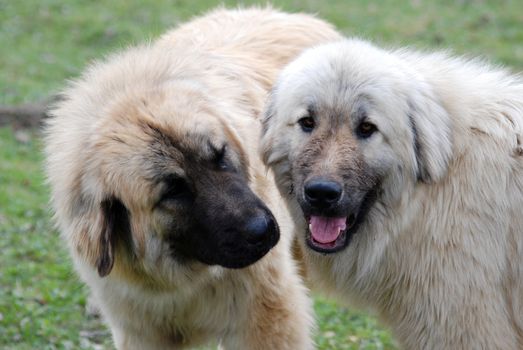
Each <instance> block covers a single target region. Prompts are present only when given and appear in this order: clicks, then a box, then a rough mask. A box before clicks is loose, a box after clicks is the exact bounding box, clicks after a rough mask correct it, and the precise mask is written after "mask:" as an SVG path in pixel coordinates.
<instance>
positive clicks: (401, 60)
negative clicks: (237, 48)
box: [262, 39, 523, 350]
mask: <svg viewBox="0 0 523 350" xmlns="http://www.w3.org/2000/svg"><path fill="white" fill-rule="evenodd" d="M311 110H313V112H311ZM311 114H312V117H313V118H314V121H315V126H314V129H313V130H312V131H310V132H304V131H303V128H302V127H301V126H300V123H299V122H298V121H299V120H300V119H301V118H303V117H304V116H311ZM362 119H364V120H366V121H367V122H370V123H372V124H373V125H374V126H375V127H376V131H375V132H374V133H372V134H371V135H370V136H369V135H366V136H365V135H364V136H361V130H368V128H367V129H361V122H362ZM522 133H523V80H522V79H521V77H518V76H514V75H511V74H510V73H508V72H507V71H505V70H503V69H499V68H493V67H491V66H489V65H488V64H486V63H484V62H480V61H478V60H467V59H463V58H453V57H451V56H449V55H447V54H445V53H434V54H426V53H419V52H415V51H410V50H383V49H380V48H377V47H375V46H373V45H371V44H369V43H367V42H364V41H360V40H357V39H352V40H345V41H341V42H338V43H332V44H326V45H324V46H321V47H317V48H313V49H310V50H307V51H306V52H305V53H304V54H302V55H301V56H300V57H299V58H298V59H297V60H295V61H294V62H293V63H291V64H290V65H289V66H288V67H286V68H285V69H284V71H283V72H282V74H281V76H280V78H279V80H278V83H277V84H276V87H275V88H274V91H273V93H272V96H271V98H270V101H269V104H268V107H267V112H266V120H265V126H264V136H263V138H262V144H263V147H262V148H263V155H264V159H265V162H266V163H267V164H268V165H270V166H271V167H272V168H273V169H274V171H275V176H276V181H277V182H278V186H279V189H280V191H281V193H282V195H283V196H284V197H286V198H287V200H288V202H289V203H290V207H291V208H292V209H291V210H292V212H293V216H294V218H295V220H296V222H297V224H298V226H299V227H300V228H301V229H299V231H301V232H299V233H298V235H299V237H300V243H301V246H302V248H303V250H304V259H305V261H306V265H307V267H308V269H309V271H308V273H309V276H310V278H311V279H312V280H313V282H315V283H316V284H317V286H318V288H319V289H320V290H322V291H325V292H329V293H332V294H334V295H336V296H338V297H340V298H342V299H343V300H346V301H349V302H351V303H352V304H353V305H358V306H360V307H364V308H370V309H373V310H375V311H376V313H377V314H378V315H379V316H380V317H381V319H382V320H383V321H384V322H385V323H386V324H388V325H389V326H390V327H391V328H392V329H393V331H394V333H395V335H396V337H397V339H398V340H399V342H400V344H401V345H402V347H404V348H405V349H447V350H448V349H504V350H508V349H521V348H523V216H522V215H521V208H522V207H523V148H522V145H521V141H522V140H523V134H522ZM311 176H324V177H328V178H331V179H335V180H336V181H340V182H342V183H343V184H344V186H345V187H344V196H345V197H347V198H349V199H351V200H353V201H355V202H357V203H358V205H359V204H361V200H360V199H361V198H359V197H357V194H358V193H359V192H362V191H363V192H364V193H373V198H372V201H370V202H369V203H367V205H368V208H364V209H365V210H363V209H362V208H361V207H360V208H359V211H358V210H356V212H358V213H360V214H358V215H359V216H360V218H361V222H360V223H359V226H358V227H357V229H356V230H355V232H352V234H351V236H350V237H349V238H350V239H349V243H348V245H347V246H346V247H345V248H344V249H343V250H342V251H340V252H336V253H332V254H321V253H318V252H316V251H314V250H312V249H309V246H308V245H307V244H306V238H307V237H308V235H309V233H308V230H307V222H306V215H304V211H303V210H304V208H306V206H304V205H303V182H304V181H305V180H306V179H307V178H310V177H311ZM369 188H373V189H374V192H368V189H369ZM340 205H341V204H340ZM362 212H365V215H363V214H361V213H362ZM345 215H346V214H345Z"/></svg>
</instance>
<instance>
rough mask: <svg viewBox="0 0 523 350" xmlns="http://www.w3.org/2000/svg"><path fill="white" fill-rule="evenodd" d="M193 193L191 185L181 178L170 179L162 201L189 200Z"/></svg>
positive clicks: (167, 181)
mask: <svg viewBox="0 0 523 350" xmlns="http://www.w3.org/2000/svg"><path fill="white" fill-rule="evenodd" d="M190 193H191V190H190V189H189V185H188V184H187V182H186V181H185V180H184V179H182V178H181V177H170V178H169V179H167V180H166V190H165V192H164V193H163V195H162V198H161V200H160V201H166V200H179V199H185V198H187V197H188V196H189V195H190Z"/></svg>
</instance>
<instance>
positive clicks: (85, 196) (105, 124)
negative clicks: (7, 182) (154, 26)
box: [45, 9, 339, 350]
mask: <svg viewBox="0 0 523 350" xmlns="http://www.w3.org/2000/svg"><path fill="white" fill-rule="evenodd" d="M338 38H339V36H338V34H337V33H336V32H335V31H334V30H333V29H332V27H331V26H330V25H328V24H326V23H324V22H322V21H320V20H318V19H315V18H313V17H311V16H308V15H302V14H285V13H281V12H277V11H274V10H271V9H246V10H230V11H229V10H223V9H220V10H216V11H214V12H211V13H210V14H208V15H205V16H203V17H200V18H197V19H194V20H193V21H191V22H189V23H187V24H184V25H182V26H180V27H179V28H178V29H175V30H173V31H170V32H168V33H167V34H165V35H164V36H163V37H162V38H160V39H159V40H158V41H156V42H153V43H151V44H149V45H143V46H138V47H133V48H130V49H127V50H125V51H123V52H120V53H118V54H115V55H113V56H111V57H109V58H108V59H107V60H105V61H103V62H97V63H95V64H94V65H93V66H92V67H91V68H90V69H88V70H87V72H86V73H85V74H84V75H83V76H82V77H81V78H80V79H79V80H77V81H75V82H74V83H72V85H71V86H70V87H69V88H68V89H67V90H66V91H65V92H64V100H63V101H62V102H59V103H58V105H57V106H56V107H55V108H54V109H53V110H52V112H51V114H52V118H51V119H50V121H49V123H48V126H47V129H46V138H45V142H46V156H47V174H48V178H49V183H50V185H51V190H52V205H53V208H54V210H55V213H56V215H55V216H56V221H57V223H58V226H59V229H60V231H61V233H62V236H63V238H64V240H65V241H66V242H67V244H68V246H69V248H70V253H71V255H72V258H73V261H74V264H75V266H76V269H77V271H78V273H79V274H80V276H81V278H82V280H84V281H85V282H86V283H87V285H88V286H89V287H90V289H91V291H92V294H93V297H94V298H95V300H96V303H97V304H98V306H99V307H100V309H101V312H102V314H103V317H104V319H105V320H106V321H107V323H108V325H109V327H110V328H111V331H112V333H113V337H114V341H115V344H116V346H117V348H118V349H166V348H186V347H192V346H197V345H200V344H203V343H206V342H208V341H212V340H214V341H217V342H221V344H222V345H223V346H224V347H225V348H226V349H242V350H244V349H252V350H262V349H288V350H291V349H292V350H294V349H312V348H313V343H312V340H311V328H312V325H313V318H312V314H311V303H310V300H309V299H308V297H307V293H306V289H305V288H304V287H303V285H302V283H301V281H300V279H299V277H298V276H297V273H296V268H295V266H294V263H293V261H292V259H291V257H290V241H291V234H292V232H291V231H292V227H293V224H292V223H291V222H289V220H288V217H287V216H288V215H286V209H285V206H284V204H283V203H282V201H281V199H280V198H279V196H278V193H277V190H276V188H275V186H274V182H273V178H272V175H271V173H270V172H268V170H267V169H266V168H265V166H264V165H263V163H262V162H261V159H260V158H259V155H258V152H257V144H258V139H259V133H260V126H261V124H260V122H259V119H258V114H259V113H260V111H261V109H262V107H263V102H264V100H265V98H266V95H267V91H268V89H269V87H270V86H271V84H272V83H273V80H274V79H275V77H276V75H277V74H278V72H279V70H280V68H282V67H283V65H284V64H286V63H287V62H288V61H289V60H290V59H292V58H294V57H295V56H296V55H297V54H298V53H300V51H302V50H303V49H304V48H307V47H310V46H313V45H316V44H319V43H323V42H327V41H329V40H333V39H338ZM145 123H149V124H151V123H153V124H154V125H157V126H158V127H161V128H163V129H165V130H170V131H172V132H173V133H177V135H183V134H184V133H186V134H187V135H191V133H193V132H201V133H208V135H213V137H214V136H215V137H217V138H219V137H229V138H232V139H234V140H229V141H231V142H232V141H234V142H238V143H239V145H240V146H241V147H242V149H243V153H244V154H246V155H247V160H248V163H249V165H250V167H249V176H250V177H249V178H250V180H251V184H250V186H251V188H252V189H253V191H254V192H255V193H256V194H257V195H258V196H259V197H260V198H261V199H262V200H263V201H264V202H265V203H266V204H267V206H268V207H269V208H270V209H271V210H272V212H273V213H274V215H275V216H276V218H277V220H278V223H279V225H280V229H281V239H280V242H279V243H278V245H277V246H276V247H275V248H273V249H272V250H271V252H269V254H268V255H267V256H265V257H264V258H262V259H261V260H260V261H259V262H257V263H255V264H254V265H251V266H249V267H247V268H245V269H240V270H228V269H224V268H221V267H218V266H207V265H203V264H201V263H190V264H189V263H187V264H184V263H180V262H178V261H176V260H174V259H172V257H171V256H170V254H171V253H170V252H169V250H170V249H169V247H168V245H167V244H166V243H164V242H163V241H162V240H161V239H160V238H159V233H158V232H156V231H155V227H156V226H155V225H157V221H156V220H157V218H156V217H155V214H154V212H153V211H152V209H151V203H153V201H154V198H155V196H156V195H157V192H155V191H156V190H155V189H154V187H153V184H151V183H149V182H148V175H149V172H150V171H151V169H152V168H153V167H154V166H155V165H154V164H148V158H147V157H146V156H145V157H144V156H142V154H145V150H146V145H147V141H148V138H149V136H148V135H145V134H144V133H143V132H142V130H141V129H140V128H141V127H143V125H145ZM186 141H187V142H189V143H190V142H193V144H194V147H198V140H196V139H195V140H186ZM201 147H208V145H201ZM142 151H143V153H142ZM156 166H159V165H156ZM165 166H169V167H171V166H172V167H176V166H177V165H176V164H172V165H171V164H165ZM107 196H117V197H118V198H120V199H121V200H122V202H123V203H124V204H125V205H126V206H127V207H128V210H129V212H130V217H131V228H132V232H133V237H132V239H133V241H132V242H131V243H130V244H131V245H132V246H133V247H134V249H133V252H132V254H134V255H135V256H136V257H135V258H133V259H130V258H126V257H127V256H128V255H129V254H130V253H129V252H128V251H126V250H125V249H126V248H125V247H119V248H118V249H117V250H116V253H115V262H114V267H113V269H112V271H111V272H110V273H109V274H108V275H107V276H106V277H100V276H99V275H98V273H97V271H96V267H95V264H96V263H97V259H98V256H99V254H100V251H101V249H102V248H101V247H100V246H99V245H100V242H99V241H100V238H99V230H100V228H99V226H100V225H101V221H102V219H101V217H100V213H99V212H100V201H102V200H103V199H104V198H105V197H107ZM80 199H81V200H80ZM98 261H99V260H98Z"/></svg>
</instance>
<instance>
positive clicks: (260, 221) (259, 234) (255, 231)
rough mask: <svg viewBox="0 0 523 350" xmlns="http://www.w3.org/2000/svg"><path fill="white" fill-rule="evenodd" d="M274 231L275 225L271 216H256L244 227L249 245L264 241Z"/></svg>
mask: <svg viewBox="0 0 523 350" xmlns="http://www.w3.org/2000/svg"><path fill="white" fill-rule="evenodd" d="M275 231H276V223H275V222H274V219H273V218H272V217H271V216H268V215H258V216H255V217H253V218H251V219H250V220H249V221H248V222H247V223H246V225H245V234H246V235H247V240H248V241H249V242H250V243H257V242H261V241H264V240H266V239H267V238H268V237H269V236H272V235H273V234H274V232H275Z"/></svg>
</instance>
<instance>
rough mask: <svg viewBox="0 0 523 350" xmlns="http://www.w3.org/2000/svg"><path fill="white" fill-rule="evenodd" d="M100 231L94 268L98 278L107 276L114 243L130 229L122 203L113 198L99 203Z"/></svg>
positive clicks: (112, 260)
mask: <svg viewBox="0 0 523 350" xmlns="http://www.w3.org/2000/svg"><path fill="white" fill-rule="evenodd" d="M100 212H101V219H100V227H99V228H98V229H99V230H100V232H99V236H98V238H97V239H98V242H97V243H95V244H97V245H98V247H97V248H98V249H96V251H97V252H98V253H97V257H96V264H95V265H96V268H97V270H98V274H99V275H100V277H105V276H107V275H108V274H109V273H110V272H111V270H112V268H113V265H114V254H115V248H116V243H117V241H118V239H119V238H121V236H122V235H123V234H127V232H128V230H129V229H130V224H129V214H128V211H127V208H126V207H125V206H124V205H123V203H122V202H121V201H120V200H119V199H117V198H115V197H112V198H109V199H105V200H103V201H102V203H100Z"/></svg>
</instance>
